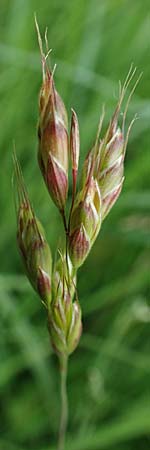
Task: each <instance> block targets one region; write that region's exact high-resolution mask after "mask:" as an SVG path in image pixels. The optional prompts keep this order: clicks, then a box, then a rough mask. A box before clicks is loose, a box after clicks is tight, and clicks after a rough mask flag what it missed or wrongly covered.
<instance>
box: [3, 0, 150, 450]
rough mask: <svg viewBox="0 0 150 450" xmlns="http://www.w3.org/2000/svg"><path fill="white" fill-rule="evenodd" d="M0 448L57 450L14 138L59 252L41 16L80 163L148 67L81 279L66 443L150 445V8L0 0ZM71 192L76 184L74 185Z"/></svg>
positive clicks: (53, 363) (136, 449)
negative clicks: (48, 181)
mask: <svg viewBox="0 0 150 450" xmlns="http://www.w3.org/2000/svg"><path fill="white" fill-rule="evenodd" d="M0 10H1V14H0V158H1V164H0V182H1V190H0V210H1V219H0V229H1V239H0V254H1V258H0V261H1V270H0V318H1V332H0V336H1V337H0V354H1V361H0V403H1V409H0V449H1V450H25V449H27V448H28V449H32V450H33V449H34V450H48V449H52V450H54V449H55V448H56V434H57V429H58V420H59V408H60V400H59V375H58V364H57V359H56V357H55V356H54V355H53V354H52V350H51V347H50V344H49V338H48V333H47V329H46V318H45V312H44V308H42V307H41V304H40V301H39V299H38V297H37V296H36V294H35V293H34V292H33V290H32V288H31V287H30V285H29V283H28V281H27V280H26V278H25V276H24V273H23V268H22V265H21V261H20V258H19V255H18V251H17V246H16V238H15V233H16V224H15V213H14V206H13V193H12V184H11V177H12V142H13V140H14V139H15V142H16V149H17V155H18V157H19V159H20V162H21V164H22V168H23V173H24V177H25V182H26V184H27V186H28V190H29V194H30V198H31V199H32V202H33V205H34V208H35V211H36V213H37V215H38V216H39V218H40V220H41V221H42V223H43V224H44V226H45V229H46V232H47V236H48V238H49V242H50V244H51V247H52V249H53V250H54V248H55V246H56V244H57V243H58V240H59V235H60V232H61V231H62V229H61V230H60V218H59V215H58V212H57V210H56V208H55V206H53V204H52V202H51V201H50V199H49V196H48V193H47V191H46V188H45V186H44V183H43V180H42V177H41V175H40V171H39V168H38V165H37V160H36V153H37V139H36V126H37V116H38V93H39V88H40V84H41V65H40V57H39V49H38V44H37V36H36V32H35V25H34V17H33V16H34V11H36V13H37V17H38V21H39V24H40V28H41V32H42V35H44V30H45V27H46V26H48V37H49V45H50V47H52V48H53V53H52V62H53V64H54V63H55V62H56V63H57V70H56V75H55V79H56V85H57V89H58V91H59V92H60V94H61V95H62V97H63V99H64V101H65V103H66V105H67V109H68V112H69V111H70V108H71V107H73V108H75V110H76V111H77V113H78V116H79V122H80V132H81V162H82V161H83V158H84V156H85V154H86V152H87V151H88V150H89V149H90V147H91V144H92V143H93V140H94V137H95V133H96V129H97V124H98V120H99V113H100V110H101V107H102V104H103V103H105V105H106V120H105V126H106V124H107V121H108V119H109V117H110V116H111V114H112V112H113V109H114V106H115V104H116V100H117V95H118V80H119V79H121V80H124V78H125V76H126V74H127V72H128V69H129V67H130V64H131V62H133V63H134V64H135V65H136V66H137V67H138V73H140V72H141V71H143V77H142V79H141V81H140V83H139V86H138V88H137V90H136V93H135V95H134V97H133V99H132V102H131V105H130V108H129V112H128V119H127V122H128V123H129V122H130V120H131V119H132V117H133V116H134V114H135V113H138V116H139V120H138V121H137V122H136V123H135V125H134V128H133V130H132V133H131V136H130V140H129V145H128V151H127V157H126V163H125V174H126V179H125V184H124V188H123V192H122V194H121V197H120V199H119V201H118V202H117V204H116V205H115V207H114V208H113V211H112V212H111V214H110V215H109V217H108V218H107V219H106V221H105V223H104V224H103V228H102V231H101V233H100V235H99V237H98V239H97V241H96V244H95V245H94V247H93V249H92V251H91V253H90V256H89V258H88V260H87V262H86V263H85V265H84V266H83V267H82V268H81V269H80V271H79V276H78V287H79V298H80V301H81V304H82V308H83V321H84V333H83V336H82V339H81V342H80V345H79V348H78V349H77V350H76V352H75V353H74V354H73V356H72V357H71V358H70V365H69V377H68V391H69V406H70V418H69V430H68V439H67V445H66V450H96V449H97V450H98V449H108V450H148V449H149V448H150V357H149V350H150V327H149V324H150V304H149V300H150V98H149V97H150V81H149V80H150V2H149V0H143V1H141V0H132V1H131V0H120V1H119V0H118V1H117V0H104V1H100V0H74V1H73V0H64V1H61V0H51V1H49V0H42V2H40V0H37V1H36V0H1V1H0ZM70 194H71V191H70Z"/></svg>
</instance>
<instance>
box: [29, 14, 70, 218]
mask: <svg viewBox="0 0 150 450" xmlns="http://www.w3.org/2000/svg"><path fill="white" fill-rule="evenodd" d="M36 27H37V33H38V39H39V45H40V50H41V59H42V67H43V83H42V87H41V90H40V96H39V124H38V139H39V147H38V161H39V166H40V169H41V172H42V175H43V177H44V180H45V183H46V186H47V188H48V191H49V193H50V195H51V198H52V200H53V201H54V203H55V204H56V206H57V207H58V208H59V210H60V211H63V210H64V207H65V204H66V199H67V193H68V153H69V143H68V118H67V112H66V109H65V105H64V103H63V100H62V99H61V97H60V95H59V94H58V92H57V90H56V88H55V84H54V71H53V72H51V70H50V69H49V67H48V65H47V61H46V60H47V55H45V54H44V52H43V48H42V41H41V36H40V32H39V27H38V24H37V22H36Z"/></svg>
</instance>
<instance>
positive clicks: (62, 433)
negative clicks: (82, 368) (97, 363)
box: [57, 356, 68, 450]
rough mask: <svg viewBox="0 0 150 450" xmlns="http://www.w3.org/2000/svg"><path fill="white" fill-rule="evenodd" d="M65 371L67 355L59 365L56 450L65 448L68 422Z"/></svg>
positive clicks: (66, 370) (66, 368)
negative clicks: (59, 411) (59, 398)
mask: <svg viewBox="0 0 150 450" xmlns="http://www.w3.org/2000/svg"><path fill="white" fill-rule="evenodd" d="M67 372H68V357H67V356H65V357H63V359H62V360H61V366H60V376H61V413H60V425H59V435H58V447H57V450H64V449H65V438H66V430H67V423H68V396H67Z"/></svg>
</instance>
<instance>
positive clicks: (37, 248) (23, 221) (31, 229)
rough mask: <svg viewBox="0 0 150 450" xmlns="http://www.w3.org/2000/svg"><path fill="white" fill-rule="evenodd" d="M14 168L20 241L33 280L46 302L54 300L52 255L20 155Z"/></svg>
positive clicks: (20, 247)
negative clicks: (26, 187) (52, 294)
mask: <svg viewBox="0 0 150 450" xmlns="http://www.w3.org/2000/svg"><path fill="white" fill-rule="evenodd" d="M14 168H15V175H16V182H17V191H18V204H16V209H17V211H16V212H17V242H18V247H19V250H20V254H21V257H22V260H23V263H24V267H25V270H26V273H27V276H28V278H29V281H30V283H31V284H32V286H33V287H34V289H35V290H36V292H38V294H39V296H40V298H41V300H42V301H43V302H44V304H45V305H46V306H48V305H49V304H50V302H51V267H52V258H51V252H50V248H49V245H48V243H47V241H46V238H45V233H44V230H43V227H42V225H41V223H40V222H39V220H38V219H37V218H36V216H35V214H34V212H33V209H32V207H31V204H30V201H29V198H28V194H27V192H26V189H25V185H24V180H23V177H22V173H21V169H20V166H19V163H18V161H17V158H16V156H15V154H14Z"/></svg>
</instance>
